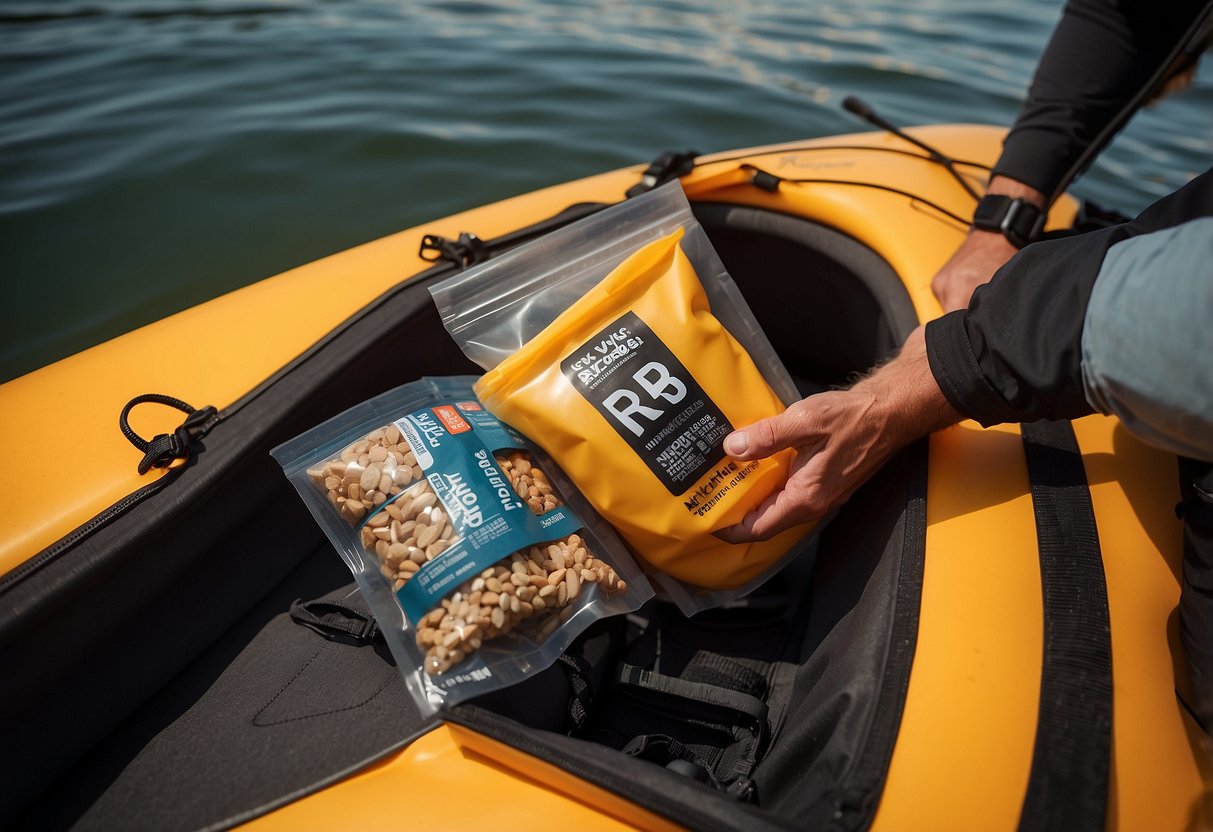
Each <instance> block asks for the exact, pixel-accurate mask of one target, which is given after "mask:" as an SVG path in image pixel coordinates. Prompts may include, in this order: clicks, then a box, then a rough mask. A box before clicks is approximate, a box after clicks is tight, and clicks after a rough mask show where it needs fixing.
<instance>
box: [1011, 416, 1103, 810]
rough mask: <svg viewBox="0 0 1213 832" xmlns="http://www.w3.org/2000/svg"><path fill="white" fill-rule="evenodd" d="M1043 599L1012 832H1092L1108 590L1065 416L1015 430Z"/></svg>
mask: <svg viewBox="0 0 1213 832" xmlns="http://www.w3.org/2000/svg"><path fill="white" fill-rule="evenodd" d="M1020 432H1021V435H1022V437H1023V444H1024V454H1025V456H1026V457H1027V462H1028V479H1029V481H1030V483H1031V486H1032V509H1033V511H1034V512H1035V515H1036V538H1037V542H1038V545H1039V548H1040V582H1041V591H1042V596H1043V601H1044V656H1043V662H1042V668H1041V679H1040V713H1039V717H1038V721H1037V724H1036V747H1035V749H1034V751H1033V753H1032V770H1031V774H1030V775H1029V778H1028V790H1027V794H1026V795H1025V797H1024V802H1023V809H1022V811H1021V814H1020V817H1019V829H1020V832H1037V830H1057V829H1065V830H1074V832H1082V831H1083V830H1092V831H1094V830H1101V829H1103V828H1104V821H1105V819H1106V815H1107V804H1108V768H1109V763H1110V757H1111V742H1112V640H1111V628H1110V625H1109V620H1108V592H1107V585H1106V582H1105V578H1104V569H1103V558H1102V555H1101V553H1100V548H1099V534H1098V532H1097V531H1096V525H1095V511H1094V509H1093V507H1092V505H1091V491H1090V488H1089V487H1088V486H1087V476H1086V471H1085V470H1084V468H1083V461H1082V453H1081V451H1080V450H1079V448H1078V441H1077V439H1076V438H1075V436H1074V429H1073V427H1072V426H1071V425H1070V423H1069V422H1066V421H1059V422H1035V423H1032V424H1025V425H1023V426H1022V427H1021V431H1020Z"/></svg>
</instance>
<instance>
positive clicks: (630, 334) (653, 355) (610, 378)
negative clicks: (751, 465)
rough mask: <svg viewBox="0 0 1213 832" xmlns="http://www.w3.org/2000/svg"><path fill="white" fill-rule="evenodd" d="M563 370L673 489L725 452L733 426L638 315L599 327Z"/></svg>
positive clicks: (626, 315) (695, 478) (691, 482)
mask: <svg viewBox="0 0 1213 832" xmlns="http://www.w3.org/2000/svg"><path fill="white" fill-rule="evenodd" d="M560 369H561V371H562V372H563V373H564V376H565V378H567V379H568V380H569V383H571V384H572V385H573V387H574V388H576V390H577V392H579V393H580V394H581V395H582V396H583V397H584V398H585V399H586V401H588V402H589V403H590V404H591V405H593V406H594V408H595V409H596V410H597V411H598V412H599V413H600V414H601V415H602V417H603V418H604V419H605V420H606V421H607V423H608V424H610V425H611V427H612V428H614V429H615V431H616V433H618V434H619V435H620V436H621V437H622V438H623V439H624V441H626V442H627V443H628V445H630V446H631V448H632V450H633V451H635V452H636V455H637V456H639V457H640V458H641V459H642V460H644V463H645V464H646V465H647V466H648V467H649V470H651V471H652V472H653V473H654V474H655V475H656V476H657V479H659V480H660V481H661V484H662V485H664V486H665V487H666V489H667V490H669V492H670V493H671V494H674V495H679V494H683V493H684V492H686V490H687V489H689V488H690V487H691V486H693V485H694V484H695V483H696V482H697V481H698V480H699V478H700V477H702V476H703V475H704V474H706V473H707V472H708V471H710V470H711V469H712V468H713V467H714V466H715V465H716V464H717V463H718V462H720V461H721V460H722V459H723V458H724V456H725V454H724V447H723V443H724V438H725V437H726V436H728V435H729V433H731V432H732V430H733V426H732V425H731V424H730V423H729V420H728V419H726V418H725V415H724V413H722V412H721V410H720V408H719V407H718V406H717V405H716V403H715V402H713V401H712V400H711V399H710V398H709V397H708V395H707V394H706V393H705V392H704V390H703V388H702V387H700V386H699V384H698V382H696V381H695V379H694V377H693V376H692V375H691V374H690V372H688V371H687V368H686V367H685V366H683V364H682V362H681V361H679V360H678V358H677V357H675V355H674V353H672V352H671V351H670V350H669V348H668V347H666V345H665V344H663V343H662V342H661V340H660V339H659V338H658V337H657V336H656V335H655V334H653V331H652V330H651V329H649V327H648V326H647V325H646V324H645V323H644V321H642V320H640V318H639V317H637V316H636V314H635V313H632V312H627V313H624V314H623V315H621V316H620V317H619V318H617V319H616V320H615V321H613V322H612V323H611V324H610V325H609V326H607V327H605V328H604V329H603V330H602V331H600V332H598V333H597V334H596V335H594V336H593V337H592V338H591V339H590V340H589V341H587V342H586V343H584V344H582V345H581V347H580V348H578V349H577V350H576V351H575V352H574V353H573V354H572V355H570V356H568V357H567V358H565V359H564V360H563V361H561V363H560Z"/></svg>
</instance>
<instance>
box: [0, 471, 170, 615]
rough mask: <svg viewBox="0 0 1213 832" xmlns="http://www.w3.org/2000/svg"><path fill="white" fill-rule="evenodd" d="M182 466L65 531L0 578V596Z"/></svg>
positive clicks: (166, 482)
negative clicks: (79, 524) (63, 534)
mask: <svg viewBox="0 0 1213 832" xmlns="http://www.w3.org/2000/svg"><path fill="white" fill-rule="evenodd" d="M185 467H186V466H184V465H182V466H180V467H178V468H174V469H171V470H170V471H169V472H168V473H166V474H165V475H164V476H162V477H160V478H159V479H158V480H156V481H155V482H152V483H148V484H147V485H145V486H143V487H142V488H140V489H139V490H137V491H133V492H131V493H130V494H127V495H126V496H125V497H123V498H122V499H121V500H119V501H118V502H116V503H114V504H113V505H111V506H109V507H108V508H106V509H103V510H102V511H101V512H100V513H98V514H96V515H94V516H93V517H92V518H91V519H89V520H86V521H85V522H84V524H83V525H81V526H77V527H76V528H75V529H73V530H72V531H70V532H68V533H67V534H66V535H65V536H64V537H61V538H60V539H59V540H57V541H56V542H54V543H52V544H51V545H50V546H48V547H47V548H45V549H43V550H42V551H41V552H39V553H38V554H36V555H34V556H33V557H32V558H30V559H29V560H27V561H25V562H24V563H22V564H21V565H20V566H18V567H16V568H15V569H13V570H12V571H10V572H7V573H5V574H4V575H3V576H0V594H3V593H4V592H7V591H8V590H9V589H10V588H11V587H12V586H14V585H15V584H17V583H20V582H21V581H22V580H24V579H25V578H27V577H29V576H30V575H32V574H33V573H34V572H37V571H38V570H39V569H41V568H42V567H43V566H45V565H46V564H48V563H50V562H51V561H52V560H54V559H55V558H57V557H58V556H59V555H61V554H62V553H63V552H64V551H66V550H67V549H70V548H71V547H73V546H75V545H76V544H77V543H79V542H81V541H82V540H84V539H85V538H86V537H88V536H89V535H91V534H92V533H93V532H95V531H97V530H98V529H100V528H102V527H103V526H106V525H108V524H109V523H111V522H113V521H114V520H116V519H117V518H118V517H120V516H122V515H123V514H125V513H126V512H127V511H129V510H130V509H131V508H133V507H134V506H136V505H138V504H139V503H141V502H143V501H144V500H145V499H147V498H148V497H151V496H152V495H153V494H155V493H157V492H158V491H160V490H161V489H163V488H165V487H166V486H168V485H169V483H171V482H172V481H173V480H176V479H177V478H178V477H179V476H181V472H182V471H184V470H185Z"/></svg>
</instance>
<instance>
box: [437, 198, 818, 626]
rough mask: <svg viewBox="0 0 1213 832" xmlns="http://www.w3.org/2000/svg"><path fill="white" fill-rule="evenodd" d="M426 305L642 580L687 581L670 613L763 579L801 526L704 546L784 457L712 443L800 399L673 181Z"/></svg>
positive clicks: (494, 400) (446, 286)
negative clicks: (754, 539) (644, 571)
mask: <svg viewBox="0 0 1213 832" xmlns="http://www.w3.org/2000/svg"><path fill="white" fill-rule="evenodd" d="M431 292H432V294H433V296H434V299H435V302H436V303H437V305H438V309H439V312H440V313H441V315H442V320H443V323H444V324H445V326H446V328H447V330H448V331H449V332H450V333H451V335H452V336H453V337H454V338H455V341H456V342H457V343H458V344H459V345H460V347H461V348H462V349H463V351H464V352H465V353H466V354H467V355H468V357H469V358H471V359H472V360H473V361H475V362H477V363H479V364H480V365H481V366H483V367H484V368H485V369H486V370H488V372H487V373H486V374H485V375H484V377H483V378H482V379H481V380H480V381H479V382H477V384H476V391H477V394H478V396H479V397H480V399H481V401H482V402H483V403H484V405H485V406H486V407H487V408H488V409H489V410H490V411H492V412H493V413H494V414H495V415H497V416H499V417H500V418H501V420H502V421H503V422H506V423H507V424H509V425H511V426H512V427H514V428H516V429H517V430H519V431H520V432H522V433H523V434H525V435H527V436H529V437H531V438H532V439H533V440H534V441H535V442H537V443H538V444H539V445H540V446H542V447H543V449H544V450H546V451H547V452H548V453H549V454H550V455H551V456H552V458H553V459H554V460H555V461H556V462H557V463H558V464H559V465H560V466H561V468H562V469H563V470H564V471H565V472H566V473H567V474H568V476H569V478H570V479H571V480H572V481H573V483H574V484H575V485H576V486H577V487H578V488H579V489H580V490H581V492H582V494H583V495H584V496H585V497H586V499H587V500H589V502H590V503H591V504H592V505H593V506H594V508H596V509H597V510H598V511H599V513H601V514H602V515H603V517H605V518H606V519H607V520H608V521H609V522H610V523H611V524H612V525H613V526H614V527H615V528H616V529H617V530H618V531H619V533H620V534H621V535H622V536H623V537H624V539H625V540H627V542H628V543H629V544H631V546H632V548H633V549H634V551H635V552H636V553H637V554H638V555H639V556H640V558H641V559H642V560H643V561H644V562H645V563H646V564H647V565H648V566H649V567H651V569H650V573H651V574H652V573H653V571H654V570H655V572H656V573H658V574H664V575H667V576H671V577H673V578H675V579H677V581H679V582H682V583H683V584H686V585H689V586H684V587H681V588H680V589H681V590H684V591H685V592H687V593H690V595H689V596H686V595H685V594H684V597H683V598H682V599H681V600H680V599H679V598H678V597H677V593H672V594H674V595H675V598H674V600H676V601H678V602H679V604H680V606H683V607H684V609H686V608H687V605H688V604H690V606H691V608H692V609H693V608H695V607H697V606H698V607H704V606H710V605H711V604H713V603H719V602H720V601H721V600H726V599H727V598H728V597H731V596H730V595H728V594H727V593H726V594H725V595H717V596H714V597H712V598H706V597H705V594H704V592H703V590H708V591H712V590H738V589H741V590H743V591H744V590H746V589H748V588H750V587H752V586H753V585H756V583H758V582H761V581H762V580H763V579H765V578H766V577H767V576H769V575H770V574H771V573H772V572H773V571H774V570H775V569H777V568H778V566H779V565H780V564H781V561H782V560H783V558H784V557H785V555H787V554H788V553H789V551H790V550H791V549H792V547H793V546H794V544H795V543H796V542H797V541H798V540H799V539H801V538H802V537H803V536H804V535H805V534H806V532H807V531H808V528H807V527H801V528H798V529H793V530H790V531H787V532H785V533H783V534H781V535H779V536H777V537H775V538H773V539H771V540H769V541H764V542H760V543H750V544H729V543H725V542H724V541H722V540H720V539H719V538H717V537H715V536H714V534H713V532H715V531H718V530H720V529H723V528H725V527H727V526H731V525H733V524H735V523H737V522H739V521H740V520H741V519H742V518H743V517H744V516H745V515H746V513H747V512H749V511H751V510H753V509H754V508H756V507H757V506H758V505H759V504H760V503H761V502H762V501H763V500H764V499H766V498H767V497H769V496H770V495H771V494H772V493H774V492H775V491H776V490H777V489H778V488H780V487H782V485H783V483H784V481H785V480H786V479H787V475H788V467H789V464H790V463H791V460H792V457H793V452H791V451H785V452H781V453H779V454H776V455H775V456H773V457H771V458H769V459H765V460H757V461H751V462H736V461H734V460H732V459H730V458H729V457H728V456H727V455H726V454H725V453H724V450H723V441H724V438H725V436H727V435H728V434H729V433H730V432H731V431H732V430H733V429H734V428H735V427H743V426H745V425H748V424H750V423H752V422H754V421H757V420H758V419H762V418H765V417H769V416H774V415H776V414H778V413H781V412H782V411H783V410H784V407H785V406H786V405H787V404H790V403H791V402H793V401H796V399H797V398H798V395H797V392H796V388H795V386H794V385H793V383H792V380H791V378H790V377H789V376H788V374H787V371H786V370H785V369H784V367H783V365H782V363H781V362H780V360H779V358H778V356H777V355H776V354H775V352H774V350H773V349H772V348H771V345H770V343H769V342H768V341H767V339H766V337H765V335H764V334H763V333H762V331H761V329H760V328H759V327H758V324H757V322H756V321H755V320H754V318H753V314H752V313H751V312H750V309H749V307H748V305H747V304H746V303H745V300H744V299H743V298H742V296H741V294H740V292H739V291H738V290H737V287H736V285H735V284H734V283H733V281H732V279H731V278H730V277H729V275H728V273H727V272H726V271H725V269H724V266H723V264H722V263H721V262H720V259H719V257H718V256H717V255H716V253H715V251H714V250H713V249H712V247H711V244H710V243H709V242H708V240H707V236H706V235H705V234H704V232H703V230H702V228H700V226H699V224H698V223H697V222H696V221H695V218H694V217H693V216H692V214H691V211H690V206H689V205H688V203H687V201H686V198H685V197H684V196H683V194H682V190H681V188H680V187H679V186H678V185H677V183H672V184H670V185H666V186H664V187H662V188H660V189H657V190H655V191H653V192H651V193H649V194H646V195H644V196H641V197H637V198H636V199H633V200H629V201H628V202H625V203H622V204H620V205H618V206H615V207H612V208H608V209H606V210H604V211H603V212H601V213H600V214H597V215H595V216H594V217H591V218H589V219H586V220H583V221H581V222H579V223H576V224H574V225H572V226H569V227H568V228H566V229H562V230H560V231H557V232H554V233H552V234H550V235H548V236H546V237H544V238H543V239H541V240H538V241H536V242H534V243H531V244H528V245H526V246H522V247H520V248H518V249H517V250H515V251H513V252H510V253H508V254H506V255H503V256H502V257H499V258H497V259H496V260H493V261H490V262H489V263H486V264H484V265H482V266H479V267H476V268H472V269H469V270H467V271H466V272H464V273H463V274H461V275H459V276H457V277H454V278H451V279H449V280H447V281H445V282H443V283H441V284H439V285H437V286H435V287H434V288H433V289H432V290H431ZM662 585H663V586H667V587H668V586H669V584H668V582H663V583H662ZM688 597H689V598H690V599H691V600H688ZM694 598H700V599H702V603H700V602H697V601H694V600H693V599H694Z"/></svg>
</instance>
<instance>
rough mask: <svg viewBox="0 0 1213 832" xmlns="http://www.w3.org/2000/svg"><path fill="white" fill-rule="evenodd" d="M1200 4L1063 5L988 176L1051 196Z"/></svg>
mask: <svg viewBox="0 0 1213 832" xmlns="http://www.w3.org/2000/svg"><path fill="white" fill-rule="evenodd" d="M1207 5H1208V2H1207V0H1161V2H1160V0H1069V2H1068V3H1066V7H1065V10H1064V11H1063V12H1062V17H1061V20H1060V22H1058V24H1057V28H1056V29H1054V31H1053V36H1052V38H1051V39H1050V40H1049V44H1048V46H1046V47H1045V52H1044V55H1042V56H1041V59H1040V64H1039V65H1038V66H1037V68H1036V76H1035V77H1034V78H1033V80H1032V86H1031V88H1030V89H1029V90H1028V99H1027V101H1026V102H1024V106H1023V109H1022V110H1020V112H1019V116H1018V118H1016V120H1015V124H1014V126H1012V127H1011V131H1010V133H1008V134H1007V138H1006V140H1005V142H1004V143H1003V152H1002V157H1001V158H1000V159H999V160H998V163H997V164H996V165H995V166H994V173H995V174H1002V175H1005V176H1009V177H1011V178H1012V179H1015V180H1018V181H1020V182H1023V183H1025V184H1027V185H1031V186H1032V187H1033V188H1036V189H1037V190H1039V191H1041V192H1042V193H1044V194H1045V195H1046V196H1047V195H1049V194H1052V193H1053V192H1054V190H1055V189H1056V187H1057V185H1058V184H1059V183H1060V181H1061V179H1062V178H1063V177H1064V176H1065V174H1066V173H1067V171H1069V169H1070V168H1071V166H1072V165H1073V164H1074V163H1075V162H1076V161H1077V160H1078V157H1079V155H1080V154H1081V153H1082V152H1083V150H1084V149H1086V148H1087V146H1089V145H1090V144H1091V143H1092V141H1093V140H1094V139H1095V138H1096V136H1097V135H1098V134H1099V133H1100V132H1101V131H1102V130H1103V129H1104V127H1106V126H1107V125H1108V123H1109V122H1110V121H1111V120H1112V119H1113V118H1114V117H1115V115H1116V113H1118V112H1119V111H1120V110H1121V108H1122V107H1124V106H1125V105H1126V104H1127V103H1128V102H1129V100H1130V99H1131V98H1132V97H1133V96H1134V95H1135V94H1136V93H1137V92H1138V91H1139V90H1140V89H1141V88H1142V87H1143V86H1144V85H1145V84H1146V83H1147V82H1148V81H1149V79H1150V76H1151V75H1153V74H1154V72H1155V71H1156V70H1157V69H1158V68H1159V66H1160V65H1161V64H1162V62H1163V61H1164V60H1166V58H1167V56H1168V54H1169V53H1170V52H1171V50H1172V49H1174V48H1175V46H1176V44H1177V43H1178V42H1179V40H1180V39H1181V38H1182V37H1183V35H1184V32H1185V31H1186V30H1187V29H1188V28H1189V27H1190V26H1191V24H1192V22H1193V21H1194V20H1195V19H1196V17H1197V16H1198V15H1199V14H1200V13H1201V11H1202V10H1203V9H1204V8H1205V7H1206V6H1207Z"/></svg>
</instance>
